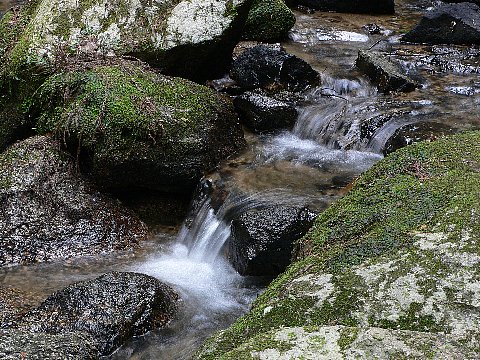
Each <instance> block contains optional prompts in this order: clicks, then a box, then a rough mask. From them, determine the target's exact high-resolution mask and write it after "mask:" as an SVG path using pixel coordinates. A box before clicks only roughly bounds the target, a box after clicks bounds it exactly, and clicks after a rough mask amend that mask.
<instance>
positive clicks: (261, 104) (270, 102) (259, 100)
mask: <svg viewBox="0 0 480 360" xmlns="http://www.w3.org/2000/svg"><path fill="white" fill-rule="evenodd" d="M233 104H234V105H235V108H236V109H237V112H238V113H239V115H240V121H242V122H243V123H244V124H245V125H246V126H247V127H248V128H249V129H251V130H253V131H254V132H260V133H261V132H268V131H272V130H278V129H284V128H291V127H292V126H293V125H294V124H295V120H296V119H297V115H298V114H297V110H296V108H295V106H293V105H292V104H289V103H286V102H283V101H280V100H275V99H274V98H271V97H268V96H265V95H261V94H256V93H253V92H246V93H244V94H243V95H241V96H238V97H237V98H235V100H234V101H233Z"/></svg>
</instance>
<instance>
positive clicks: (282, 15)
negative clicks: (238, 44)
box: [242, 0, 295, 42]
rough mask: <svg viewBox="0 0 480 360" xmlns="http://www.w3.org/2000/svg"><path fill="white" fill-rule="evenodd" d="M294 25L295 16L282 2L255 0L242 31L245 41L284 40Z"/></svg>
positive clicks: (281, 0)
mask: <svg viewBox="0 0 480 360" xmlns="http://www.w3.org/2000/svg"><path fill="white" fill-rule="evenodd" d="M294 24H295V15H294V14H293V12H292V11H291V10H290V9H289V8H288V7H287V6H286V5H285V2H284V1H283V0H255V1H254V2H253V5H252V8H251V9H250V12H249V13H248V19H247V22H246V24H245V29H244V30H243V36H242V37H243V38H244V39H245V40H257V41H265V42H275V41H280V40H284V39H285V38H286V37H287V35H288V30H290V29H291V28H292V27H293V25H294Z"/></svg>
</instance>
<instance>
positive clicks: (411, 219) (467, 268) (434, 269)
mask: <svg viewBox="0 0 480 360" xmlns="http://www.w3.org/2000/svg"><path fill="white" fill-rule="evenodd" d="M479 164H480V132H478V131H477V132H469V133H464V134H457V135H452V136H449V137H445V138H442V139H439V140H437V141H434V142H430V143H429V142H423V143H419V144H415V145H411V146H408V147H405V148H403V149H400V150H398V151H396V152H394V153H392V154H391V155H390V156H388V157H386V158H385V159H384V160H382V161H380V162H379V163H377V164H376V165H375V166H374V167H373V168H372V169H370V170H369V171H367V172H366V173H365V174H363V175H362V176H361V177H360V178H359V179H358V180H357V181H356V182H355V184H354V186H353V188H352V189H351V190H350V191H349V193H348V194H347V195H346V196H345V197H344V198H342V199H340V200H339V201H337V202H336V203H334V204H333V205H331V206H330V207H329V208H328V209H327V210H326V211H325V212H323V213H321V214H320V215H319V216H318V217H317V219H316V220H315V223H314V225H313V227H312V229H311V230H310V231H309V232H308V233H307V235H306V236H305V237H304V238H302V239H301V240H300V242H299V243H298V245H299V250H300V251H299V252H298V253H297V256H298V257H297V259H296V262H294V263H293V264H292V265H291V266H290V267H289V268H288V269H287V271H286V272H285V273H283V274H282V275H280V276H279V277H278V278H277V279H276V280H275V281H274V282H273V283H272V284H271V285H270V286H269V287H268V288H267V290H266V291H265V292H264V293H263V294H262V295H260V297H259V298H258V299H257V300H256V301H255V303H254V304H253V306H252V310H251V311H250V313H248V314H247V315H245V316H244V317H243V318H241V319H239V320H238V321H237V322H236V323H235V324H234V325H233V326H232V327H230V328H229V329H227V330H224V331H223V332H220V333H218V334H217V335H216V336H214V337H213V338H212V339H210V340H209V341H208V342H207V343H206V344H205V345H204V347H203V348H202V349H201V350H200V352H199V353H198V354H197V357H198V358H204V359H211V358H219V357H225V358H227V359H228V358H242V357H243V356H245V357H249V356H253V355H252V354H253V353H254V352H255V354H257V355H256V356H260V355H259V354H264V355H265V356H264V357H265V358H268V357H267V356H266V355H267V354H272V356H271V358H278V355H279V354H287V355H285V357H286V358H288V354H289V353H288V351H289V350H290V349H296V350H297V352H296V353H295V354H296V355H295V356H298V357H301V356H304V357H306V358H308V357H309V356H310V352H309V351H310V350H311V349H312V348H311V347H310V346H308V344H311V343H312V341H314V339H313V338H310V337H309V335H308V334H306V333H304V331H306V332H308V333H311V332H313V333H315V332H318V334H315V335H317V336H319V337H317V336H316V337H315V339H318V345H319V346H321V348H322V349H324V348H323V346H325V341H326V342H327V343H331V344H332V346H333V347H335V348H337V346H340V344H342V346H340V351H347V353H348V351H360V350H362V351H367V349H366V348H365V347H364V346H368V345H369V343H370V344H371V345H373V344H372V341H373V339H372V338H371V336H372V335H374V334H377V335H375V336H374V337H375V339H376V341H378V342H377V343H376V344H375V345H373V347H368V349H369V350H368V352H366V353H367V354H372V356H371V357H375V356H374V354H382V351H387V353H386V355H389V354H390V351H392V354H393V355H392V358H397V357H402V356H403V355H405V358H407V359H416V358H419V357H420V358H421V357H423V355H422V354H429V356H434V357H435V356H436V354H438V357H439V358H441V357H442V356H443V354H444V351H445V354H452V357H453V358H458V359H462V358H476V357H478V351H479V350H478V349H480V338H479V333H480V314H479V312H478V307H479V304H478V299H479V298H480V287H479V286H478V284H479V283H480V275H479V272H478V268H479V265H480V250H479V249H480V247H479V244H480V217H479V216H478V214H479V212H480V192H479V189H478V184H479V183H480V165H479ZM302 326H306V328H304V329H303V330H302V329H297V328H298V327H302ZM330 326H339V327H354V328H359V329H358V331H353V332H350V331H349V332H347V334H345V335H348V336H342V335H341V334H340V333H339V330H341V329H342V328H336V329H331V328H330V329H331V330H332V331H333V334H332V337H333V338H332V339H326V338H325V336H326V334H325V330H326V328H325V327H330ZM287 328H291V329H289V330H285V331H284V330H283V329H287ZM322 329H323V330H322ZM268 332H271V333H268ZM280 333H281V334H283V335H281V334H280ZM290 333H291V334H290ZM299 333H300V334H299ZM265 334H266V335H267V337H268V339H270V340H271V341H265V338H264V335H265ZM367 334H370V335H368V336H367ZM297 335H300V337H297ZM365 336H366V337H365ZM298 338H300V339H306V341H300V342H298V341H296V339H298ZM308 339H310V340H308ZM362 339H365V340H368V339H370V340H368V341H366V342H363V340H362ZM393 339H398V340H401V341H400V342H399V343H397V345H398V346H396V345H395V346H393V345H392V347H390V346H388V344H392V343H391V342H390V340H393ZM383 341H385V342H383ZM444 341H446V342H447V343H448V344H449V345H451V346H452V348H450V349H451V350H448V349H446V348H445V349H444V348H442V347H440V348H439V345H438V344H439V343H444ZM302 344H303V345H305V346H304V347H302ZM382 344H384V345H382ZM407 347H408V349H409V353H408V354H406V353H405V352H404V350H403V349H406V348H407ZM337 350H338V348H337ZM356 353H358V352H356ZM362 354H365V352H362ZM384 354H385V353H384ZM397 354H398V355H399V356H396V355H397ZM363 357H367V358H368V357H369V356H363ZM388 357H389V356H380V355H379V358H388ZM327 358H328V357H327Z"/></svg>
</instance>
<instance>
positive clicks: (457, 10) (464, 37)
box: [402, 2, 480, 45]
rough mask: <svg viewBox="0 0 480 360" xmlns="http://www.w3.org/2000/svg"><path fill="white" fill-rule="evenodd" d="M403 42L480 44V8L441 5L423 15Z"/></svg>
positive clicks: (468, 4) (471, 5)
mask: <svg viewBox="0 0 480 360" xmlns="http://www.w3.org/2000/svg"><path fill="white" fill-rule="evenodd" d="M402 40H403V41H407V42H413V43H428V44H459V45H469V44H480V7H479V6H478V5H476V4H473V3H467V2H464V3H456V4H441V5H439V6H438V7H436V8H434V9H433V10H431V11H428V12H427V13H425V14H424V16H423V18H422V19H421V20H420V23H419V24H418V25H417V26H415V28H413V30H411V31H410V32H408V33H406V34H405V35H404V36H403V37H402Z"/></svg>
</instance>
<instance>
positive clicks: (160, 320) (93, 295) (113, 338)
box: [17, 272, 178, 355]
mask: <svg viewBox="0 0 480 360" xmlns="http://www.w3.org/2000/svg"><path fill="white" fill-rule="evenodd" d="M177 300H178V295H177V294H176V293H175V292H174V291H173V290H172V289H171V288H170V287H168V286H167V285H165V284H163V283H161V282H160V281H158V280H157V279H155V278H153V277H151V276H148V275H144V274H138V273H120V272H112V273H107V274H104V275H102V276H100V277H98V278H96V279H93V280H87V281H82V282H78V283H74V284H72V285H70V286H68V287H66V288H65V289H63V290H60V291H58V292H56V293H54V294H52V295H51V296H50V297H48V298H47V299H46V300H45V301H44V302H43V303H42V304H41V305H40V306H38V307H37V308H35V309H33V310H31V311H29V312H28V313H27V314H26V315H25V316H24V317H23V318H22V319H21V320H20V321H19V322H18V323H17V328H18V329H21V330H24V331H30V332H32V333H47V334H53V335H56V334H65V333H68V332H82V333H86V334H88V335H90V337H91V339H92V340H93V342H94V343H95V345H96V346H97V347H98V350H99V353H100V354H102V355H107V354H109V353H111V352H112V351H113V350H115V349H116V348H117V347H118V346H120V345H121V344H122V343H124V342H125V341H126V340H127V339H129V338H131V337H132V336H137V335H142V334H145V333H146V332H147V331H149V330H152V329H155V328H159V327H163V326H165V325H166V324H167V323H168V322H169V321H170V320H171V319H172V317H173V316H174V315H175V313H176V311H177Z"/></svg>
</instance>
